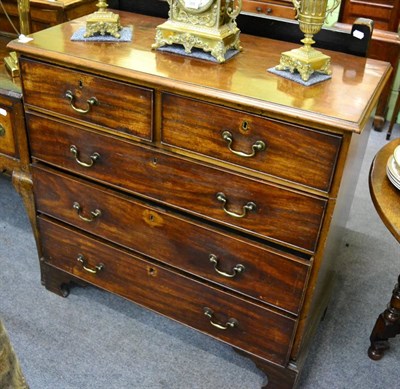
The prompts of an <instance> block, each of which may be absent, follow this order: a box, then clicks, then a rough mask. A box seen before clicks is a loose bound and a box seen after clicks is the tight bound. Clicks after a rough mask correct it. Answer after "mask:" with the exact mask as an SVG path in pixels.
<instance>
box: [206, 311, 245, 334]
mask: <svg viewBox="0 0 400 389" xmlns="http://www.w3.org/2000/svg"><path fill="white" fill-rule="evenodd" d="M203 311H204V314H205V315H206V316H207V317H208V318H209V319H210V324H211V325H212V326H214V327H215V328H218V329H219V330H227V329H229V328H235V327H237V326H239V322H238V321H237V320H236V319H234V318H230V319H228V321H227V322H226V323H225V324H220V323H217V322H216V321H214V320H215V319H214V311H213V310H212V309H211V308H207V307H205V308H204V310H203Z"/></svg>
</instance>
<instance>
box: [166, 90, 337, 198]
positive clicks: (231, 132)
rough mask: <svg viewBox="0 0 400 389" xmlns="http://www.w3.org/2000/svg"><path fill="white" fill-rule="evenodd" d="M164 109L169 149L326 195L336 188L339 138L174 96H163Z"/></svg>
mask: <svg viewBox="0 0 400 389" xmlns="http://www.w3.org/2000/svg"><path fill="white" fill-rule="evenodd" d="M162 107H163V108H162V142H163V143H164V144H167V145H171V146H175V147H178V148H181V149H184V150H189V151H192V152H195V153H198V154H201V155H205V156H207V157H210V158H215V159H218V160H221V161H223V162H228V163H230V164H233V165H240V166H243V167H245V168H248V169H252V170H254V171H257V172H260V173H265V174H268V175H272V176H275V177H279V178H282V179H284V180H288V181H293V182H296V183H299V184H302V185H305V186H309V187H312V188H316V189H318V190H322V191H325V192H328V191H329V189H330V186H331V181H332V177H333V173H334V170H335V165H336V160H337V156H338V152H339V148H340V145H341V137H339V136H336V135H331V134H323V133H320V132H317V131H312V130H308V129H305V128H301V127H297V126H293V125H290V124H286V123H282V122H278V121H273V120H269V119H266V118H263V117H260V116H256V115H250V114H248V113H246V112H241V111H236V110H233V109H228V108H224V107H220V106H217V105H212V104H207V103H203V102H200V101H197V100H191V99H186V98H183V97H178V96H175V95H170V94H164V95H163V104H162ZM261 142H262V143H261ZM262 144H264V146H260V145H262ZM257 147H261V149H259V148H257ZM230 149H231V150H230ZM238 153H243V154H245V155H246V156H242V155H238ZM253 153H254V156H251V157H249V155H252V154H253Z"/></svg>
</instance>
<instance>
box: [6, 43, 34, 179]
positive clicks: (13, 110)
mask: <svg viewBox="0 0 400 389" xmlns="http://www.w3.org/2000/svg"><path fill="white" fill-rule="evenodd" d="M9 40H10V39H8V38H6V37H2V36H0V172H2V171H7V172H8V173H11V172H12V171H13V170H14V169H15V168H18V167H19V166H20V157H21V154H22V157H24V154H25V160H26V161H28V156H27V154H28V150H27V146H26V141H25V142H23V140H21V139H18V135H19V134H21V133H22V134H23V133H24V132H25V123H24V108H23V104H22V91H21V86H20V83H19V80H12V79H11V77H10V76H9V74H8V73H7V71H6V68H5V66H4V62H3V58H4V57H5V56H6V55H8V51H7V49H6V45H7V43H8V42H9ZM21 143H24V144H21ZM24 146H25V148H26V150H25V149H24Z"/></svg>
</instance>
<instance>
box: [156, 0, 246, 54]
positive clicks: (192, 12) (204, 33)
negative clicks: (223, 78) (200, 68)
mask: <svg viewBox="0 0 400 389" xmlns="http://www.w3.org/2000/svg"><path fill="white" fill-rule="evenodd" d="M168 4H169V7H170V10H169V18H168V20H167V21H166V22H165V23H163V24H161V25H159V26H158V27H157V31H156V39H155V43H154V44H153V48H158V47H161V46H164V45H174V44H177V45H182V46H183V47H184V48H185V52H186V53H191V51H192V49H193V48H198V49H201V50H204V51H205V52H209V53H211V55H212V56H213V57H214V58H216V60H217V61H218V62H224V61H225V54H226V52H227V51H228V50H229V49H235V50H240V41H239V34H240V30H239V29H238V27H237V25H236V21H235V20H236V17H237V16H238V15H239V12H240V11H241V9H242V0H168Z"/></svg>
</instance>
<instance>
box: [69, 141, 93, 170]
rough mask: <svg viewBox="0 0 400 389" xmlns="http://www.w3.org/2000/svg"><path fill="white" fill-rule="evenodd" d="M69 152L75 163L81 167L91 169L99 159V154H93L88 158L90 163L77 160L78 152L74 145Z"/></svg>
mask: <svg viewBox="0 0 400 389" xmlns="http://www.w3.org/2000/svg"><path fill="white" fill-rule="evenodd" d="M69 151H70V152H71V153H72V154H73V155H74V157H75V161H76V162H77V163H78V164H79V165H80V166H82V167H92V166H93V165H94V163H95V162H96V161H97V160H98V159H99V158H100V154H99V153H96V152H95V153H93V154H92V155H91V156H90V162H83V161H81V160H80V159H79V151H78V148H77V147H76V146H75V145H71V146H70V148H69Z"/></svg>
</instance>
